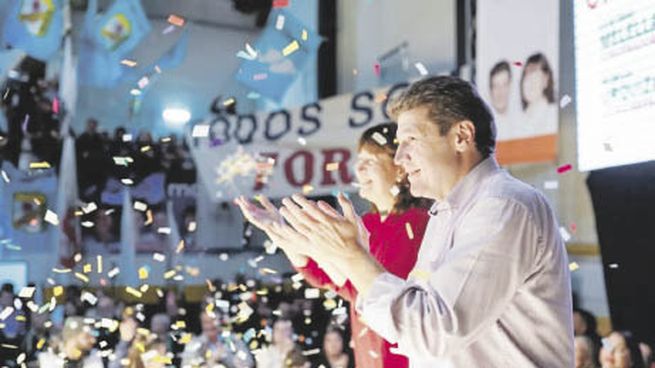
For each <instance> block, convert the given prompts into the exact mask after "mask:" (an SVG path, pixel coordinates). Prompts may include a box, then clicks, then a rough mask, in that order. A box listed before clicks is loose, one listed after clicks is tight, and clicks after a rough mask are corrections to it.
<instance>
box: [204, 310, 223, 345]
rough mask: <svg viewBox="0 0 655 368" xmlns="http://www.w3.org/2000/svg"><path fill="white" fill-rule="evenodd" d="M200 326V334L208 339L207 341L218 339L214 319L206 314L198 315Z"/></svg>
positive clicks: (216, 325)
mask: <svg viewBox="0 0 655 368" xmlns="http://www.w3.org/2000/svg"><path fill="white" fill-rule="evenodd" d="M200 325H201V327H202V334H203V335H205V337H207V339H209V341H216V339H217V338H218V333H219V332H220V331H219V329H218V322H217V321H216V319H214V318H212V317H211V316H209V315H208V314H207V313H203V314H201V315H200Z"/></svg>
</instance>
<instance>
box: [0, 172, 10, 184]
mask: <svg viewBox="0 0 655 368" xmlns="http://www.w3.org/2000/svg"><path fill="white" fill-rule="evenodd" d="M0 173H1V174H2V180H4V181H5V183H9V182H10V180H9V175H7V173H6V172H5V171H4V170H1V171H0Z"/></svg>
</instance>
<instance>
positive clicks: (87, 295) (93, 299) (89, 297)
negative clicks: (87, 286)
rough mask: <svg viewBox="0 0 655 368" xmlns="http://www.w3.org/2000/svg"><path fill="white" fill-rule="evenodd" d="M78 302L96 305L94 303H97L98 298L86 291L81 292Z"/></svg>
mask: <svg viewBox="0 0 655 368" xmlns="http://www.w3.org/2000/svg"><path fill="white" fill-rule="evenodd" d="M80 300H82V301H83V302H87V303H89V304H91V305H96V303H97V302H98V297H96V296H95V295H93V294H91V293H90V292H88V291H83V292H82V295H81V296H80Z"/></svg>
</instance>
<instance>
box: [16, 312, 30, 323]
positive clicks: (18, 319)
mask: <svg viewBox="0 0 655 368" xmlns="http://www.w3.org/2000/svg"><path fill="white" fill-rule="evenodd" d="M16 321H18V322H25V321H27V319H26V318H25V316H24V315H22V314H20V315H18V316H16Z"/></svg>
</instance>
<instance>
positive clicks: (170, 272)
mask: <svg viewBox="0 0 655 368" xmlns="http://www.w3.org/2000/svg"><path fill="white" fill-rule="evenodd" d="M175 273H176V271H175V270H170V271H166V272H165V273H164V278H165V279H166V280H168V279H170V278H172V277H173V276H175Z"/></svg>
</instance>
